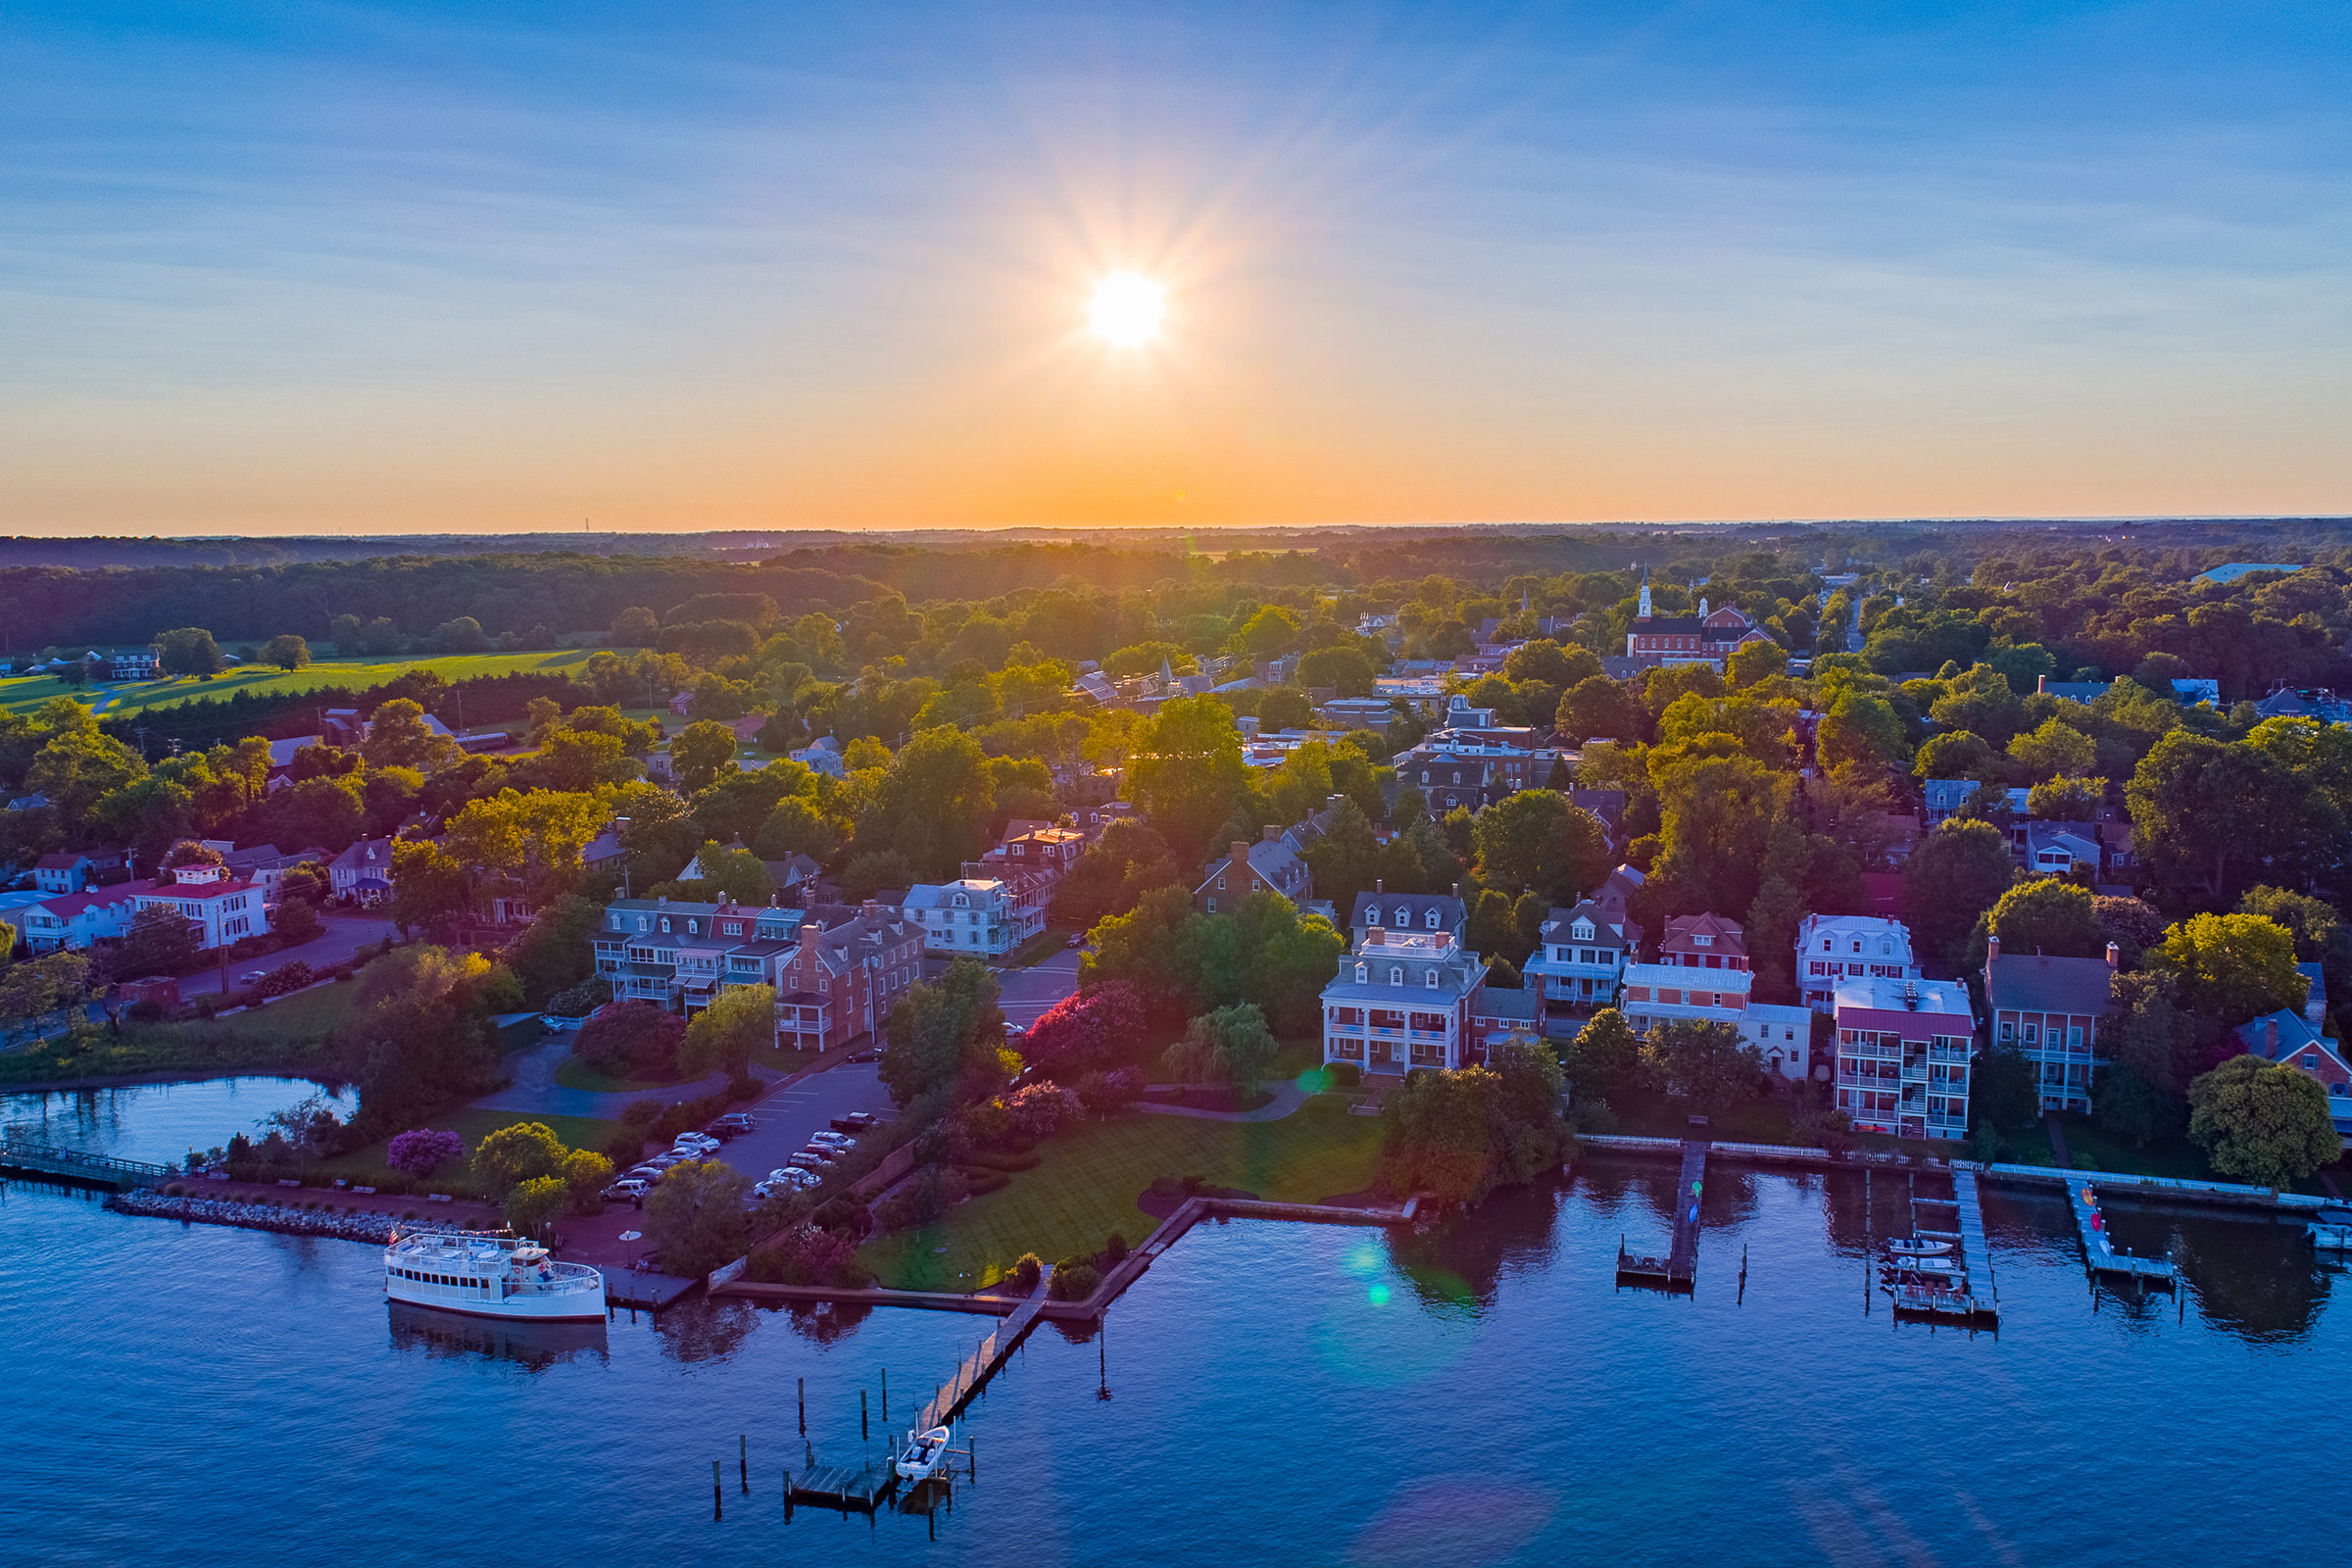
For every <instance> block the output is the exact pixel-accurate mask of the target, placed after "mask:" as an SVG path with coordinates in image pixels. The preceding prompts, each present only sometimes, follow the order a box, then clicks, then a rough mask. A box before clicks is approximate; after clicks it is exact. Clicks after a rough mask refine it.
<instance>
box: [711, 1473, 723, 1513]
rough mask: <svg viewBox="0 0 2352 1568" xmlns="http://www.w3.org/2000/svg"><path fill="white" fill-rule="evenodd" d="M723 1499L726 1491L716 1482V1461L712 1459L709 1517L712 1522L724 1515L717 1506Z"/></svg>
mask: <svg viewBox="0 0 2352 1568" xmlns="http://www.w3.org/2000/svg"><path fill="white" fill-rule="evenodd" d="M725 1500H726V1492H725V1490H724V1489H723V1488H721V1487H720V1486H719V1484H718V1461H717V1460H716V1459H713V1460H711V1520H712V1522H713V1523H715V1522H716V1521H718V1520H720V1519H722V1518H724V1517H726V1515H725V1514H724V1512H722V1511H721V1509H720V1506H719V1505H720V1504H721V1503H723V1502H724V1501H725Z"/></svg>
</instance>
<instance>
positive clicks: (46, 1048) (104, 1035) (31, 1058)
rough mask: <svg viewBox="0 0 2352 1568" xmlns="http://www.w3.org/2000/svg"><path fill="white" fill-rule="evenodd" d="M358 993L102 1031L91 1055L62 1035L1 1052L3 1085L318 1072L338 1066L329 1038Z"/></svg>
mask: <svg viewBox="0 0 2352 1568" xmlns="http://www.w3.org/2000/svg"><path fill="white" fill-rule="evenodd" d="M358 990H359V988H358V987H357V986H356V985H354V984H352V983H351V982H349V981H343V982H339V983H337V984H334V985H326V986H319V987H316V988H315V989H313V990H309V991H301V992H297V993H295V994H294V995H293V996H290V997H285V998H282V999H280V1000H279V1001H276V1002H272V1003H270V1005H268V1006H266V1007H253V1008H248V1009H247V1010H245V1011H244V1012H240V1013H237V1014H235V1015H234V1016H232V1017H226V1018H215V1019H191V1020H189V1021H187V1022H184V1023H150V1024H135V1023H134V1024H125V1025H123V1032H122V1033H121V1035H119V1036H117V1035H113V1034H111V1033H109V1032H108V1031H106V1030H104V1029H101V1030H100V1031H99V1032H98V1033H97V1034H96V1035H94V1036H93V1037H91V1039H90V1041H89V1043H88V1047H87V1049H86V1050H82V1051H73V1049H72V1047H73V1042H72V1041H70V1040H68V1039H67V1038H66V1037H64V1036H62V1035H61V1036H58V1037H57V1038H55V1039H52V1040H50V1041H48V1042H47V1043H45V1044H42V1045H39V1046H34V1047H29V1048H27V1049H25V1050H22V1051H11V1052H8V1053H6V1054H0V1084H34V1083H49V1082H55V1081H57V1080H59V1079H83V1078H110V1077H132V1076H136V1075H139V1074H142V1073H164V1072H182V1071H184V1072H191V1073H221V1074H227V1073H235V1072H262V1071H282V1072H290V1073H312V1072H319V1071H322V1070H324V1069H327V1068H329V1067H332V1066H333V1065H334V1061H333V1058H332V1055H331V1054H330V1052H329V1050H328V1048H327V1036H328V1035H329V1034H331V1033H332V1032H333V1031H334V1029H335V1028H336V1026H337V1025H339V1024H340V1023H342V1021H343V1019H344V1017H345V1015H346V1014H348V1013H349V1012H350V1010H351V1005H352V999H353V998H354V997H355V996H356V995H357V994H358Z"/></svg>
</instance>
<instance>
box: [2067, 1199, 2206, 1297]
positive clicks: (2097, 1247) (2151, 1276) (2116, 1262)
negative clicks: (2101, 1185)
mask: <svg viewBox="0 0 2352 1568" xmlns="http://www.w3.org/2000/svg"><path fill="white" fill-rule="evenodd" d="M2066 1201H2067V1206H2068V1207H2070V1208H2072V1209H2073V1210H2074V1211H2075V1229H2076V1230H2077V1231H2079V1232H2081V1233H2082V1264H2083V1267H2085V1268H2087V1269H2088V1270H2089V1271H2090V1272H2091V1274H2092V1275H2093V1276H2094V1277H2095V1276H2097V1275H2100V1274H2115V1275H2121V1276H2124V1277H2126V1278H2129V1279H2131V1280H2134V1281H2136V1282H2138V1283H2140V1284H2142V1285H2154V1286H2158V1287H2161V1288H2162V1289H2164V1290H2168V1291H2169V1290H2173V1289H2175V1288H2177V1287H2178V1286H2179V1284H2180V1269H2179V1268H2178V1267H2176V1266H2175V1265H2174V1263H2173V1260H2172V1259H2171V1258H2169V1257H2135V1256H2133V1255H2132V1254H2131V1252H2128V1251H2124V1252H2119V1251H2117V1250H2115V1241H2114V1238H2112V1237H2111V1236H2109V1235H2108V1233H2107V1225H2106V1221H2105V1219H2104V1218H2103V1217H2102V1216H2101V1215H2100V1213H2099V1200H2098V1195H2097V1193H2096V1191H2095V1190H2094V1189H2093V1188H2092V1187H2091V1185H2090V1183H2089V1181H2088V1180H2087V1179H2082V1178H2070V1179H2069V1180H2068V1182H2067V1184H2066Z"/></svg>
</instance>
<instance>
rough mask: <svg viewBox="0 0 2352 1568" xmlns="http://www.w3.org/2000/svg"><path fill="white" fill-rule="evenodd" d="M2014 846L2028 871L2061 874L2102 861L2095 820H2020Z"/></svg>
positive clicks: (2095, 866) (2091, 866)
mask: <svg viewBox="0 0 2352 1568" xmlns="http://www.w3.org/2000/svg"><path fill="white" fill-rule="evenodd" d="M2017 848H2018V853H2019V855H2020V857H2021V858H2023V860H2024V863H2025V867H2026V869H2027V870H2028V871H2031V872H2034V873H2035V874H2036V875H2051V876H2064V875H2066V873H2067V872H2069V871H2071V870H2073V869H2074V868H2075V867H2076V866H2078V865H2087V866H2089V867H2090V868H2091V869H2092V870H2094V871H2095V870H2098V869H2099V867H2100V864H2101V859H2100V850H2099V825H2098V824H2097V823H2096V822H2022V823H2020V824H2018V828H2017Z"/></svg>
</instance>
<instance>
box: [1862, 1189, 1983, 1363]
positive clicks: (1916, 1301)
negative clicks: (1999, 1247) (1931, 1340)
mask: <svg viewBox="0 0 2352 1568" xmlns="http://www.w3.org/2000/svg"><path fill="white" fill-rule="evenodd" d="M1922 1203H1932V1204H1934V1205H1936V1206H1937V1207H1939V1208H1942V1207H1948V1208H1951V1209H1952V1210H1954V1212H1955V1214H1956V1216H1957V1218H1956V1219H1955V1221H1954V1224H1955V1226H1956V1228H1955V1229H1952V1230H1942V1229H1937V1228H1932V1227H1929V1226H1924V1225H1920V1224H1918V1222H1917V1217H1916V1216H1917V1213H1918V1207H1919V1205H1920V1204H1922ZM1912 1212H1913V1216H1914V1218H1913V1234H1914V1235H1917V1236H1927V1237H1933V1238H1935V1239H1936V1240H1938V1241H1946V1242H1950V1243H1951V1244H1952V1245H1953V1246H1954V1247H1955V1248H1957V1249H1958V1250H1959V1253H1960V1268H1961V1277H1962V1284H1961V1287H1960V1288H1959V1289H1958V1290H1946V1289H1943V1288H1941V1287H1938V1286H1935V1285H1927V1284H1917V1285H1897V1286H1894V1287H1891V1288H1890V1289H1889V1290H1888V1291H1887V1295H1888V1296H1889V1297H1890V1298H1891V1299H1892V1300H1893V1303H1894V1310H1895V1312H1896V1314H1897V1315H1898V1316H1904V1317H1930V1318H1943V1319H1948V1320H1951V1321H1955V1322H1964V1323H1968V1324H1970V1325H1971V1326H1974V1327H1984V1328H1997V1327H1999V1326H2000V1318H2001V1293H2000V1288H1999V1287H1998V1286H1997V1285H1996V1284H1994V1282H1993V1278H1992V1249H1991V1248H1990V1247H1989V1246H1988V1245H1987V1244H1986V1243H1985V1209H1984V1204H1983V1201H1982V1197H1981V1195H1980V1194H1979V1192H1978V1190H1977V1174H1976V1172H1975V1171H1967V1170H1956V1171H1954V1172H1952V1196H1951V1197H1950V1198H1948V1199H1946V1198H1917V1199H1913V1200H1912Z"/></svg>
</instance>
